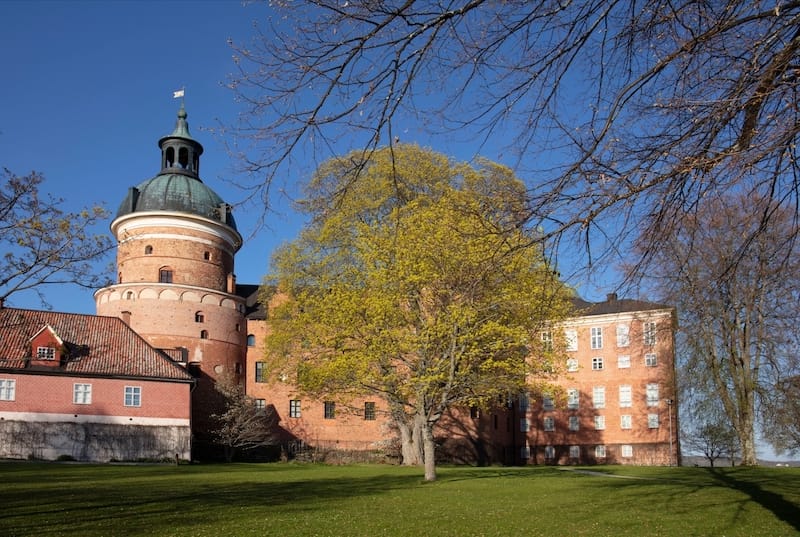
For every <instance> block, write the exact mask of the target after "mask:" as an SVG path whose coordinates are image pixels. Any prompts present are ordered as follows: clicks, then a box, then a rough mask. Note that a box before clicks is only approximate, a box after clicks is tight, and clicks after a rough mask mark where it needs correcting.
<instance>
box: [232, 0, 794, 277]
mask: <svg viewBox="0 0 800 537" xmlns="http://www.w3.org/2000/svg"><path fill="white" fill-rule="evenodd" d="M264 15H265V16H264V18H263V20H261V21H260V24H259V25H258V30H259V33H258V35H257V38H256V39H255V40H254V41H253V42H252V43H249V42H244V43H241V44H239V43H237V44H234V49H235V53H236V56H235V59H236V61H237V62H238V65H239V71H238V72H237V73H236V74H234V75H233V76H232V78H231V80H230V86H231V87H232V88H233V90H234V91H235V92H236V95H237V97H238V98H239V99H240V100H241V101H242V102H244V103H245V104H246V105H247V107H248V110H247V113H246V114H244V115H243V117H242V123H241V124H240V125H238V134H239V135H241V136H242V137H243V138H245V139H249V140H250V141H251V142H252V145H251V146H248V145H247V144H246V143H245V142H243V141H241V140H240V141H241V144H240V145H238V146H237V151H240V156H241V157H242V161H243V162H244V164H245V167H246V168H247V169H248V170H249V171H250V172H252V173H253V174H255V177H256V178H257V179H256V180H255V181H254V182H253V183H250V187H251V188H253V194H254V195H256V194H261V195H262V197H263V199H264V202H265V203H267V204H269V200H270V194H271V192H273V191H274V190H275V188H274V187H275V181H276V178H277V177H280V176H282V175H283V174H285V173H286V172H287V170H288V169H289V167H295V166H297V165H302V164H303V163H306V164H307V163H311V166H310V167H312V168H313V167H315V166H316V164H317V163H318V162H319V160H322V159H325V158H327V157H329V156H331V154H344V153H345V152H347V151H349V150H351V149H353V148H356V147H361V148H363V150H364V155H365V158H366V157H367V156H368V154H369V153H370V152H371V151H372V150H374V149H375V148H377V147H379V146H382V145H393V144H394V143H395V139H396V138H397V137H403V138H404V141H409V140H407V139H406V136H407V134H406V130H410V131H411V137H412V138H413V139H415V140H416V141H421V142H422V143H429V142H428V140H432V141H433V143H442V144H444V143H445V142H444V140H458V141H462V142H468V143H470V144H472V146H473V147H474V148H475V152H476V153H479V152H481V151H483V150H484V149H487V148H488V147H489V146H490V145H494V146H497V145H501V146H503V147H504V149H505V153H503V154H502V155H503V158H504V159H505V160H507V161H509V162H507V163H508V164H510V165H512V166H514V167H515V168H516V171H517V173H518V175H519V176H521V177H524V178H527V184H528V187H529V189H530V192H531V199H532V204H531V207H530V220H531V222H532V223H534V224H537V225H539V226H541V229H542V230H543V231H544V232H545V233H544V234H543V238H544V239H548V238H550V237H562V238H569V239H571V240H576V241H579V242H580V243H581V244H582V245H584V246H585V251H586V253H587V254H588V256H587V258H586V260H587V261H588V262H589V264H592V263H594V264H597V262H598V261H599V259H601V258H603V257H605V256H613V255H617V254H619V255H625V254H627V253H628V251H627V246H628V244H629V242H628V241H629V239H632V237H633V236H634V235H638V234H639V232H640V231H641V230H642V229H648V230H650V231H651V232H650V233H646V234H645V236H646V237H648V240H649V241H650V242H649V244H648V248H645V249H643V250H641V257H640V259H639V260H638V261H639V266H640V268H642V267H644V266H646V265H647V264H648V262H649V261H650V256H651V254H652V253H653V252H657V251H658V249H659V247H660V245H661V244H662V241H663V240H664V239H665V238H666V237H669V236H670V235H671V233H672V232H673V228H674V226H675V223H676V222H677V221H679V220H680V218H681V217H682V215H683V213H684V212H685V211H687V210H691V209H692V207H694V206H695V205H696V204H697V203H698V201H699V200H701V199H703V197H704V196H706V195H709V194H711V193H715V192H722V191H726V190H729V189H738V190H740V191H746V192H752V193H757V194H758V195H759V196H761V197H767V198H769V199H770V200H772V201H773V202H774V203H775V204H778V205H780V206H784V207H791V208H792V210H796V208H797V206H798V204H797V194H798V191H799V187H800V176H799V175H798V172H799V171H800V169H798V158H797V157H798V155H797V151H798V149H797V148H798V144H797V142H798V132H800V121H798V119H799V118H800V107H798V94H797V92H798V81H800V76H798V75H800V1H785V0H784V1H781V0H770V1H769V2H767V1H763V0H728V1H714V0H703V1H696V2H674V1H673V0H586V1H581V2H576V1H564V0H543V1H537V2H530V1H527V0H506V1H502V2H498V1H488V0H417V1H412V0H399V1H381V0H306V1H281V0H271V1H270V2H269V3H268V4H267V5H265V6H264ZM428 135H429V136H431V138H425V139H420V138H423V136H428ZM412 141H414V140H412ZM488 156H489V157H490V158H492V159H493V160H498V155H495V154H492V155H488ZM770 215H771V213H762V214H761V217H762V219H763V221H762V223H761V225H759V226H755V227H754V228H753V230H752V231H753V233H755V234H758V233H760V232H761V231H762V230H763V229H767V228H769V222H768V218H769V217H770ZM565 232H568V233H565ZM598 245H599V247H598ZM639 273H641V271H639Z"/></svg>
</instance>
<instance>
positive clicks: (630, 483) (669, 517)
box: [0, 462, 800, 537]
mask: <svg viewBox="0 0 800 537" xmlns="http://www.w3.org/2000/svg"><path fill="white" fill-rule="evenodd" d="M594 472H601V473H603V474H605V475H597V474H596V473H594ZM439 476H440V478H439V481H437V482H435V483H423V481H422V477H421V470H420V469H418V468H400V467H394V466H377V465H375V466H317V465H311V464H309V465H302V464H231V465H183V466H166V465H165V466H158V465H152V466H146V465H145V466H111V465H83V464H58V463H24V462H7V463H6V462H4V463H0V479H1V480H2V487H0V535H3V536H23V535H31V536H34V535H35V536H39V537H41V536H52V535H81V536H93V535H96V536H114V535H136V536H145V535H186V536H211V537H229V536H240V535H259V536H267V535H277V536H294V535H319V536H322V535H328V536H336V537H341V536H378V535H393V536H394V535H396V536H413V537H429V536H445V535H446V536H478V535H487V536H488V535H492V536H515V535H519V536H536V535H541V536H560V535H564V536H570V537H572V536H581V535H587V536H589V535H591V536H606V535H608V536H636V537H645V536H660V535H670V536H681V537H684V536H692V535H708V536H716V537H721V536H726V537H732V536H742V537H751V536H770V537H778V536H782V535H800V469H797V468H753V469H749V468H722V469H708V468H633V467H619V466H615V467H595V468H586V469H575V468H572V469H560V468H551V467H528V468H469V467H446V468H441V469H440V472H439Z"/></svg>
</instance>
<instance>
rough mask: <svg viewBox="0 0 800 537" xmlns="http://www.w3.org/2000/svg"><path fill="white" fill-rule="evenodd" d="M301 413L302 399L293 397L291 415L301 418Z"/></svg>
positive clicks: (290, 406) (290, 403) (290, 405)
mask: <svg viewBox="0 0 800 537" xmlns="http://www.w3.org/2000/svg"><path fill="white" fill-rule="evenodd" d="M300 415H301V410H300V399H291V400H290V401H289V417H290V418H299V417H300Z"/></svg>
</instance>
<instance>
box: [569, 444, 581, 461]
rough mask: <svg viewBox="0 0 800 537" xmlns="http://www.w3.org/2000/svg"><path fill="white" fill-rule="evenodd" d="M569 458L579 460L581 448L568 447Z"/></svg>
mask: <svg viewBox="0 0 800 537" xmlns="http://www.w3.org/2000/svg"><path fill="white" fill-rule="evenodd" d="M569 458H570V459H580V458H581V446H569Z"/></svg>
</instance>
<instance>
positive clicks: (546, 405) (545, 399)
mask: <svg viewBox="0 0 800 537" xmlns="http://www.w3.org/2000/svg"><path fill="white" fill-rule="evenodd" d="M555 407H556V405H555V401H554V400H553V396H552V395H550V394H549V393H545V394H542V409H543V410H547V411H550V410H554V409H555Z"/></svg>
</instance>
